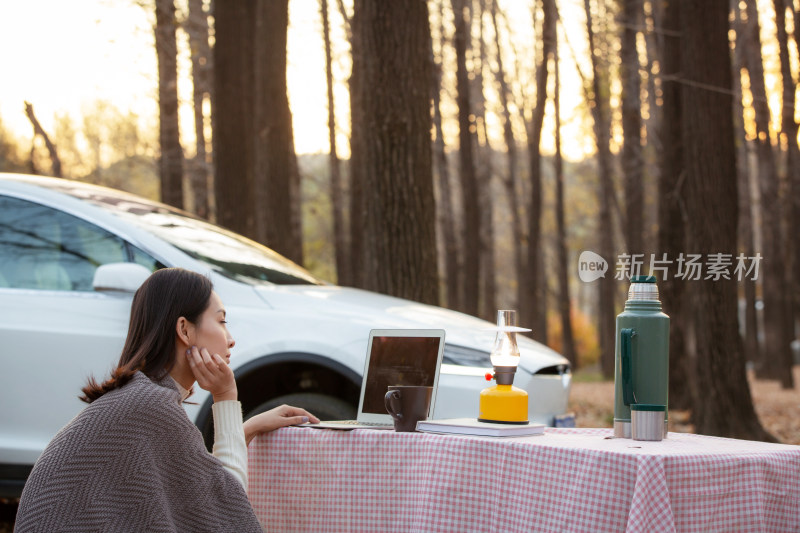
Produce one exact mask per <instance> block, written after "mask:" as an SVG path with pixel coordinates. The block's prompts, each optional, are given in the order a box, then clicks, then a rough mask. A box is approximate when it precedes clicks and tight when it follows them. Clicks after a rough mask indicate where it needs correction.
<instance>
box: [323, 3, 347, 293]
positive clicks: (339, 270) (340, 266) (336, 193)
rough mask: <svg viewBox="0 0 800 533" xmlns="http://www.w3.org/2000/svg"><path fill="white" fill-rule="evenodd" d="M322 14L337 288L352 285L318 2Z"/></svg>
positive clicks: (325, 32)
mask: <svg viewBox="0 0 800 533" xmlns="http://www.w3.org/2000/svg"><path fill="white" fill-rule="evenodd" d="M320 12H321V13H322V37H323V40H324V43H325V80H326V82H327V88H328V145H329V146H330V151H329V155H328V166H329V167H330V175H331V178H330V179H331V183H330V191H331V204H332V205H331V211H332V214H333V246H334V248H335V254H336V280H337V282H338V283H339V285H352V283H353V282H352V279H351V278H352V276H351V275H350V264H349V263H350V261H349V258H350V246H349V243H348V236H349V235H348V234H349V232H348V230H347V224H346V221H345V218H344V214H345V211H346V208H345V205H344V194H343V192H342V175H341V166H340V165H339V156H338V155H337V153H336V118H335V115H334V110H335V106H334V100H333V69H332V66H331V38H330V26H329V24H328V0H320Z"/></svg>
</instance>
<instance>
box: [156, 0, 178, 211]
mask: <svg viewBox="0 0 800 533" xmlns="http://www.w3.org/2000/svg"><path fill="white" fill-rule="evenodd" d="M176 27H177V22H176V21H175V3H174V2H173V0H156V27H155V36H156V56H157V58H158V117H159V124H160V127H159V140H160V144H161V157H160V159H159V173H160V175H161V201H162V202H164V203H167V204H169V205H173V206H175V207H179V208H182V207H183V149H182V148H181V139H180V131H179V129H178V41H177V38H176V36H175V28H176Z"/></svg>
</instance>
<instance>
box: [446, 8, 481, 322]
mask: <svg viewBox="0 0 800 533" xmlns="http://www.w3.org/2000/svg"><path fill="white" fill-rule="evenodd" d="M452 5H453V15H454V17H455V34H454V35H453V44H454V46H455V50H456V89H457V97H456V101H457V104H458V130H459V134H458V139H459V149H458V156H459V171H460V174H461V195H462V209H463V215H464V230H463V231H464V240H463V246H464V260H463V265H464V268H463V278H462V279H463V284H464V285H463V287H462V291H463V292H462V294H461V298H460V300H461V303H462V308H461V310H462V311H464V312H465V313H467V314H470V315H474V316H477V315H478V293H479V290H480V285H479V280H480V276H481V274H482V273H481V271H480V245H481V242H480V212H479V209H480V208H479V206H478V183H477V178H476V176H475V162H474V159H473V146H472V135H471V133H470V128H471V127H473V126H474V123H473V122H472V121H471V120H470V110H471V102H472V98H471V96H470V81H469V72H468V71H467V44H468V43H469V28H470V24H469V20H471V18H472V17H471V16H470V14H469V12H468V8H467V4H466V0H452Z"/></svg>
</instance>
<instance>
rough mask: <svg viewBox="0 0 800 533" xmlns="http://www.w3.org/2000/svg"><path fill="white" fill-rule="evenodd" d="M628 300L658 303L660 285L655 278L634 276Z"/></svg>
mask: <svg viewBox="0 0 800 533" xmlns="http://www.w3.org/2000/svg"><path fill="white" fill-rule="evenodd" d="M628 300H651V301H658V285H656V277H655V276H632V277H631V286H630V288H629V289H628Z"/></svg>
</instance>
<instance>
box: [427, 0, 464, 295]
mask: <svg viewBox="0 0 800 533" xmlns="http://www.w3.org/2000/svg"><path fill="white" fill-rule="evenodd" d="M443 7H444V2H440V3H439V15H440V20H441V32H440V34H441V36H442V43H441V45H440V49H439V59H438V60H437V59H436V57H435V56H434V54H433V47H432V46H433V43H432V42H431V63H432V65H433V69H434V77H433V90H432V92H433V127H434V131H435V139H434V142H433V150H434V162H435V167H436V174H437V176H438V181H437V183H438V185H439V187H438V190H439V195H438V201H437V203H436V212H437V214H438V216H437V218H438V225H439V232H440V235H441V242H442V246H441V248H439V249H440V250H442V251H443V262H442V263H443V265H442V269H443V271H444V274H445V293H446V301H447V307H448V308H450V309H460V308H461V300H460V296H461V287H462V284H461V282H460V279H461V278H460V276H461V269H460V268H459V265H458V258H459V257H460V256H461V253H460V247H459V245H458V233H457V230H456V215H455V210H454V207H453V198H454V193H453V187H452V186H451V182H450V165H449V164H448V161H447V154H446V152H445V144H444V130H443V129H442V111H441V105H440V104H441V91H442V59H441V58H442V50H444V16H443V11H444V9H443Z"/></svg>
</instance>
